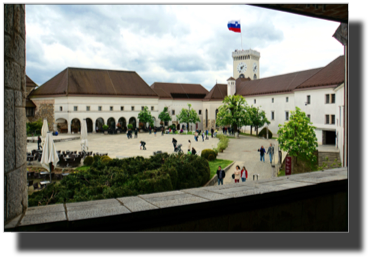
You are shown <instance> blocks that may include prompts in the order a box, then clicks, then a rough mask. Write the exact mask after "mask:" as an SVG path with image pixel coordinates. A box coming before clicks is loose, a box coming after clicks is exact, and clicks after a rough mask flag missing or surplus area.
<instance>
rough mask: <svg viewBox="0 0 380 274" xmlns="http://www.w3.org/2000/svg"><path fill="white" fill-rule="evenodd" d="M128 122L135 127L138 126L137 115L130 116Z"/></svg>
mask: <svg viewBox="0 0 380 274" xmlns="http://www.w3.org/2000/svg"><path fill="white" fill-rule="evenodd" d="M128 124H131V125H132V126H133V128H136V118H135V117H131V118H129V122H128Z"/></svg>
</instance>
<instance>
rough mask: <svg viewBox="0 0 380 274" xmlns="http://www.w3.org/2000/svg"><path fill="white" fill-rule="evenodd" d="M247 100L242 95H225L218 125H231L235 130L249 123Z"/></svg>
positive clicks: (217, 121)
mask: <svg viewBox="0 0 380 274" xmlns="http://www.w3.org/2000/svg"><path fill="white" fill-rule="evenodd" d="M249 122H250V120H249V115H248V105H247V101H246V100H245V99H244V97H243V96H241V95H230V96H226V97H224V100H223V105H222V106H220V107H219V108H218V115H217V118H216V124H217V125H231V126H232V127H233V129H234V131H236V130H237V128H238V127H241V126H245V125H249Z"/></svg>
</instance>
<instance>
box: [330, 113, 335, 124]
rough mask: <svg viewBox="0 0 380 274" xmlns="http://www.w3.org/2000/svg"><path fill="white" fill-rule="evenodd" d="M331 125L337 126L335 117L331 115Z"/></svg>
mask: <svg viewBox="0 0 380 274" xmlns="http://www.w3.org/2000/svg"><path fill="white" fill-rule="evenodd" d="M331 124H332V125H335V115H331Z"/></svg>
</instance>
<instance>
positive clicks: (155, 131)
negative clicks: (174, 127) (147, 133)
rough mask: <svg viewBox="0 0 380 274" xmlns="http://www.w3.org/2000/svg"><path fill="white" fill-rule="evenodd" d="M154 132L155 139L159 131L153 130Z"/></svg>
mask: <svg viewBox="0 0 380 274" xmlns="http://www.w3.org/2000/svg"><path fill="white" fill-rule="evenodd" d="M153 132H154V137H156V133H157V130H156V129H153Z"/></svg>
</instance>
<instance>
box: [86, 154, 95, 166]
mask: <svg viewBox="0 0 380 274" xmlns="http://www.w3.org/2000/svg"><path fill="white" fill-rule="evenodd" d="M93 162H94V157H92V156H87V157H86V158H84V161H83V164H84V165H85V166H90V165H92V163H93Z"/></svg>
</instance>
